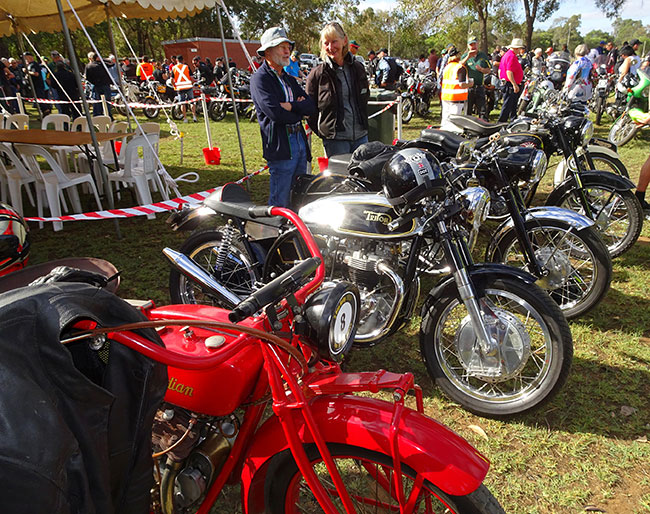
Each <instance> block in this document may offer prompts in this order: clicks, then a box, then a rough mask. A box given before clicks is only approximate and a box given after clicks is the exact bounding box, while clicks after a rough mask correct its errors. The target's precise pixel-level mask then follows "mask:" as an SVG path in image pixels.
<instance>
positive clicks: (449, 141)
mask: <svg viewBox="0 0 650 514" xmlns="http://www.w3.org/2000/svg"><path fill="white" fill-rule="evenodd" d="M420 138H421V139H423V140H424V141H430V142H432V143H436V144H438V145H440V147H441V148H442V151H443V152H444V153H445V154H447V155H449V156H450V157H453V156H455V155H456V152H458V147H459V146H460V144H461V143H463V142H464V141H467V138H465V137H463V136H459V135H458V134H456V133H454V132H449V131H447V130H438V129H431V128H427V129H424V130H423V131H422V132H420Z"/></svg>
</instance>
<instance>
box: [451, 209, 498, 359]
mask: <svg viewBox="0 0 650 514" xmlns="http://www.w3.org/2000/svg"><path fill="white" fill-rule="evenodd" d="M438 231H439V233H440V237H441V240H442V242H443V247H444V249H445V253H446V254H447V258H448V259H449V263H450V265H451V270H452V271H451V274H452V276H453V277H454V280H455V281H456V286H457V287H458V293H459V294H460V299H461V300H462V301H463V305H465V308H466V309H467V313H468V315H469V318H470V320H471V321H472V327H473V328H474V335H475V336H476V339H477V341H478V344H479V347H480V349H481V352H482V353H483V355H485V356H488V357H495V356H497V355H498V352H499V344H498V342H497V341H496V340H494V338H492V337H491V336H490V333H489V331H488V328H487V325H486V323H485V319H484V318H483V314H484V313H485V309H484V308H483V309H482V308H481V304H480V302H479V299H478V298H477V295H476V289H475V288H474V284H473V283H472V280H471V278H470V276H469V273H468V271H467V269H468V267H469V266H471V264H472V263H471V260H470V259H471V257H470V255H469V250H468V249H467V248H464V251H463V252H462V254H461V252H460V251H459V249H458V248H457V246H456V245H454V244H453V243H452V241H451V238H450V235H449V231H448V230H447V225H446V224H445V223H444V222H443V221H440V222H438Z"/></svg>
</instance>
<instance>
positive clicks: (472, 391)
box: [435, 289, 555, 404]
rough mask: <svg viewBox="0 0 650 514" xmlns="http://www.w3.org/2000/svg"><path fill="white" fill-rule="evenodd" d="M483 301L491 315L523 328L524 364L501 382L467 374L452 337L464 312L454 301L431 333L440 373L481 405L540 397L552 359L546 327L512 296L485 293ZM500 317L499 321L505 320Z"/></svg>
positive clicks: (527, 304)
mask: <svg viewBox="0 0 650 514" xmlns="http://www.w3.org/2000/svg"><path fill="white" fill-rule="evenodd" d="M483 298H484V299H485V300H486V302H487V304H488V305H489V306H490V307H491V308H492V310H493V311H496V312H501V313H506V314H507V316H512V317H514V318H516V319H517V320H518V325H520V326H521V327H523V330H525V333H526V335H527V337H528V340H529V345H530V346H529V350H528V351H527V359H526V361H525V362H522V364H521V366H520V367H519V368H518V371H517V373H516V374H512V373H509V374H506V375H505V376H504V377H503V378H501V379H500V378H498V377H491V378H487V377H483V376H478V374H476V373H470V372H468V370H467V368H466V367H465V366H464V365H463V358H462V357H461V355H460V352H459V350H458V347H457V337H456V334H457V332H458V331H459V330H460V329H461V328H462V326H463V324H464V323H465V320H466V318H467V316H468V312H467V309H466V308H465V305H463V304H462V303H461V302H460V301H459V300H456V299H455V300H454V301H453V302H451V303H450V304H449V305H448V306H447V307H446V308H445V310H444V311H443V313H442V315H441V316H440V321H439V323H438V326H437V327H436V330H435V337H436V341H437V342H438V343H437V344H436V345H435V351H436V356H437V358H438V362H439V363H440V367H441V369H442V371H443V373H444V374H445V376H446V377H447V379H449V381H450V382H451V383H452V384H453V385H454V386H455V387H456V388H457V389H458V390H459V391H461V392H463V393H464V394H466V395H468V396H470V397H472V398H474V399H476V400H480V401H484V402H489V403H501V404H507V403H512V402H521V401H527V400H529V399H530V398H533V397H535V396H537V395H539V394H544V392H543V391H542V390H541V387H540V386H541V384H542V383H544V381H545V380H546V378H547V376H548V375H549V373H550V370H551V363H552V362H553V361H554V359H555V354H554V351H553V345H552V341H551V333H550V330H549V328H548V326H547V325H546V323H545V322H544V321H543V320H542V318H541V316H540V315H539V313H538V312H537V311H536V310H535V309H534V308H533V307H532V306H531V305H530V304H529V303H528V302H526V301H525V300H523V299H522V298H520V297H519V296H517V295H515V294H514V293H511V292H509V291H503V290H500V289H487V290H486V291H485V295H484V297H483ZM500 317H501V318H502V319H503V318H504V317H505V316H500ZM476 346H477V344H476V345H475V347H476ZM477 351H478V349H477Z"/></svg>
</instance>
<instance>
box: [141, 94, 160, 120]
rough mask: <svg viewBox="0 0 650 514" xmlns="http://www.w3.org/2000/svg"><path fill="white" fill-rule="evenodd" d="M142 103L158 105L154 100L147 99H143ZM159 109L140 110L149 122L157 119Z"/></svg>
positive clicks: (146, 108) (147, 108)
mask: <svg viewBox="0 0 650 514" xmlns="http://www.w3.org/2000/svg"><path fill="white" fill-rule="evenodd" d="M144 103H146V104H149V105H152V106H153V105H155V106H157V105H158V102H157V101H156V99H155V98H151V97H147V98H145V99H144ZM159 111H160V109H158V107H145V108H144V109H142V112H143V113H144V115H145V116H146V117H147V118H149V119H150V120H153V119H156V118H157V117H158V112H159Z"/></svg>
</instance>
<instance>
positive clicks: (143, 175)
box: [108, 135, 169, 217]
mask: <svg viewBox="0 0 650 514" xmlns="http://www.w3.org/2000/svg"><path fill="white" fill-rule="evenodd" d="M146 137H147V138H148V139H149V140H150V142H151V143H152V145H154V144H157V143H158V141H157V140H158V136H155V135H149V136H146ZM140 153H142V159H140V157H139V154H140ZM108 180H109V182H124V183H126V184H134V185H135V190H136V195H137V200H138V202H139V205H147V204H150V203H152V201H153V200H152V198H151V190H150V189H149V182H151V183H152V186H153V187H154V188H155V187H156V186H157V187H158V189H159V190H160V191H161V194H162V195H163V198H165V200H168V199H169V196H168V195H167V194H166V193H165V189H164V188H163V184H162V182H161V181H160V177H159V176H158V173H157V166H156V159H155V157H154V156H153V153H152V151H151V148H150V146H149V144H147V141H146V140H145V136H135V137H134V138H133V139H131V140H130V141H129V142H128V143H127V145H126V153H125V155H124V168H123V169H121V170H120V171H116V172H112V173H109V174H108ZM151 217H153V216H151Z"/></svg>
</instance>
